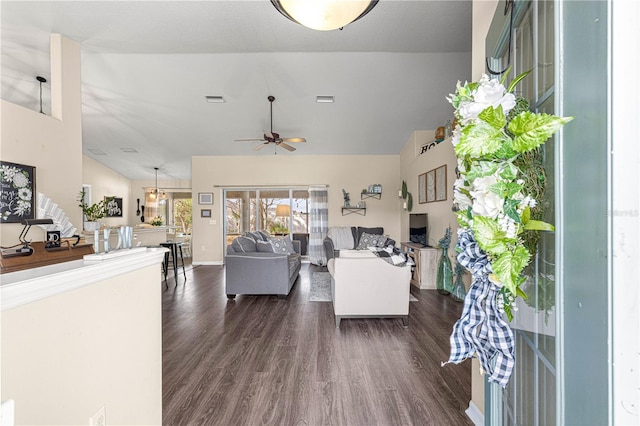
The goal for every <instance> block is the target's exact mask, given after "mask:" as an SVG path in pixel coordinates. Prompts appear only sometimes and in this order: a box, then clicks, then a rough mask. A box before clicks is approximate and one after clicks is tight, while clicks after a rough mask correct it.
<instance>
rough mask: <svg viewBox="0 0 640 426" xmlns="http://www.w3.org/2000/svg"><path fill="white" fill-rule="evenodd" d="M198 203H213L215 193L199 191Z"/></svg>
mask: <svg viewBox="0 0 640 426" xmlns="http://www.w3.org/2000/svg"><path fill="white" fill-rule="evenodd" d="M198 204H213V193H211V192H198Z"/></svg>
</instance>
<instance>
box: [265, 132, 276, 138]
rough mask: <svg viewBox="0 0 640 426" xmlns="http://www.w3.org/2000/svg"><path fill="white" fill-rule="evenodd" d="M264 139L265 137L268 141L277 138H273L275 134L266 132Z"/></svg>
mask: <svg viewBox="0 0 640 426" xmlns="http://www.w3.org/2000/svg"><path fill="white" fill-rule="evenodd" d="M264 137H265V139H267V138H269V139H275V136H273V133H271V132H267V131H266V130H265V131H264Z"/></svg>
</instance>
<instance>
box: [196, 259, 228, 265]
mask: <svg viewBox="0 0 640 426" xmlns="http://www.w3.org/2000/svg"><path fill="white" fill-rule="evenodd" d="M191 264H192V265H193V266H198V265H203V266H222V265H224V261H222V260H205V261H200V262H191Z"/></svg>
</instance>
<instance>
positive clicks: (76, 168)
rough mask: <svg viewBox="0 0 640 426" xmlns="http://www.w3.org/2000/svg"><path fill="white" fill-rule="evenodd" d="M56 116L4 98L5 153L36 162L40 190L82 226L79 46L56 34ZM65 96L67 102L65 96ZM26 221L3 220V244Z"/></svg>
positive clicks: (17, 159) (53, 96)
mask: <svg viewBox="0 0 640 426" xmlns="http://www.w3.org/2000/svg"><path fill="white" fill-rule="evenodd" d="M50 84H51V103H52V116H48V115H45V114H41V113H40V112H38V111H36V110H30V109H27V108H24V107H21V106H18V105H14V104H11V103H9V102H6V101H1V118H0V120H1V122H2V125H1V126H0V127H1V144H2V146H1V151H0V159H2V160H3V161H9V162H12V163H19V164H26V165H29V166H35V167H36V191H39V192H42V193H44V194H45V195H47V196H48V197H50V198H51V199H52V200H53V202H55V203H57V204H58V205H59V206H60V208H61V209H62V210H64V212H65V213H66V214H67V216H69V219H70V220H71V223H73V225H74V226H75V227H76V228H78V229H79V230H81V229H82V211H81V210H80V208H78V202H77V197H78V193H79V192H80V190H81V189H82V127H81V117H80V114H81V96H80V46H79V45H78V43H76V42H74V41H72V40H69V39H67V38H64V37H62V36H60V35H58V34H52V35H51V81H50ZM63 101H64V102H63ZM22 227H23V225H21V224H2V227H1V228H0V231H1V232H2V235H1V236H0V241H1V242H2V245H3V246H11V245H14V244H16V243H17V242H18V235H19V234H20V231H21V230H22Z"/></svg>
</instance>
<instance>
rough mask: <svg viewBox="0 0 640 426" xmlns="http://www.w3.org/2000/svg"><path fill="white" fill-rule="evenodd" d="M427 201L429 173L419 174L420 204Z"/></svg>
mask: <svg viewBox="0 0 640 426" xmlns="http://www.w3.org/2000/svg"><path fill="white" fill-rule="evenodd" d="M426 202H427V174H426V173H423V174H421V175H419V176H418V204H424V203H426Z"/></svg>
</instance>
